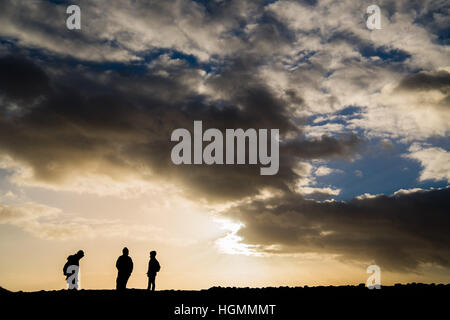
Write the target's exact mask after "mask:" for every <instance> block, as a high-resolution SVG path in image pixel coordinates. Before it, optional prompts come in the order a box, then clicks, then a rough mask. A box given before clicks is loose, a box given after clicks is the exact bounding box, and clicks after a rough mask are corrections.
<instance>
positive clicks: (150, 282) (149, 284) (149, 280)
mask: <svg viewBox="0 0 450 320" xmlns="http://www.w3.org/2000/svg"><path fill="white" fill-rule="evenodd" d="M151 285H152V280H151V277H150V276H148V285H147V290H150V286H151Z"/></svg>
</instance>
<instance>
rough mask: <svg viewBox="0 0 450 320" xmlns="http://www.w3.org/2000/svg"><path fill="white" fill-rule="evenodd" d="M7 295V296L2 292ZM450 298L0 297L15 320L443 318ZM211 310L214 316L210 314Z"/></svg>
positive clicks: (285, 293)
mask: <svg viewBox="0 0 450 320" xmlns="http://www.w3.org/2000/svg"><path fill="white" fill-rule="evenodd" d="M5 291H7V290H5ZM449 296H450V284H422V283H410V284H395V285H393V286H382V287H381V289H372V290H369V289H368V288H366V287H365V285H364V284H360V285H358V286H350V285H348V286H318V287H308V286H304V287H267V288H230V287H227V288H224V287H212V288H210V289H206V290H199V291H193V290H192V291H189V290H163V291H156V292H151V291H147V290H143V289H128V290H126V291H123V292H120V291H119V292H118V291H116V290H79V291H68V290H55V291H36V292H21V291H20V292H14V293H11V294H5V295H2V305H4V306H6V307H7V308H12V309H11V310H14V314H15V315H16V317H19V318H21V317H25V316H26V317H29V316H32V317H33V318H40V317H41V316H42V317H43V318H44V317H45V318H47V319H48V318H50V319H51V318H58V319H60V318H61V315H71V316H76V317H78V318H80V319H84V318H87V319H90V318H93V317H96V318H97V317H101V318H102V319H104V318H105V317H111V318H117V317H122V316H123V317H124V318H125V317H126V318H127V319H128V318H130V317H133V316H136V317H139V318H141V317H143V316H144V317H145V319H158V320H160V319H171V320H177V319H179V320H185V319H223V320H231V319H236V320H238V319H250V320H251V319H255V320H256V319H257V320H260V319H302V318H305V317H306V316H308V315H314V319H315V318H335V317H339V318H340V317H343V318H345V319H348V318H350V319H352V318H355V319H361V317H362V316H363V317H364V318H372V316H373V318H375V317H376V318H377V319H380V318H383V317H385V316H386V317H387V315H389V318H397V317H398V318H399V319H406V317H409V316H417V315H418V314H426V316H427V317H426V318H427V319H433V318H436V317H434V316H433V315H434V314H439V313H441V314H444V312H445V311H446V310H445V308H446V304H447V302H446V301H447V300H448V297H449ZM237 305H239V306H250V307H253V306H255V305H257V306H259V305H261V306H263V308H264V307H265V306H267V305H275V307H274V314H230V313H226V314H224V313H222V314H219V313H218V310H219V308H220V307H221V308H222V310H223V308H228V306H230V307H229V309H227V312H228V311H229V312H233V311H234V312H235V311H236V306H237ZM180 307H184V308H186V307H188V308H191V307H204V308H206V307H208V310H209V311H208V313H207V314H206V315H205V316H201V315H193V314H190V315H187V314H184V315H179V314H176V310H177V308H180ZM213 310H214V311H213ZM305 319H306V318H305Z"/></svg>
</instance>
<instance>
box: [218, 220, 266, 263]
mask: <svg viewBox="0 0 450 320" xmlns="http://www.w3.org/2000/svg"><path fill="white" fill-rule="evenodd" d="M214 221H215V222H217V223H219V224H220V226H221V229H222V230H225V231H226V235H225V236H224V237H222V238H219V239H217V240H216V242H215V244H216V246H217V247H218V249H219V250H220V251H221V252H223V253H226V254H242V255H246V256H250V255H253V256H255V255H259V253H258V252H257V250H256V247H257V246H255V245H249V244H245V243H242V242H241V241H242V240H243V238H242V237H240V236H238V235H237V233H238V231H239V230H240V229H241V228H242V227H245V225H244V224H243V223H242V222H235V221H231V220H228V219H218V218H217V219H214Z"/></svg>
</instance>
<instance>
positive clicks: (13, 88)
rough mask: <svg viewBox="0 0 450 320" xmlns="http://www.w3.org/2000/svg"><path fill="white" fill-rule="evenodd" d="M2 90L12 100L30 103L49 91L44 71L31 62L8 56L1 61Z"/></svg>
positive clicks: (0, 78)
mask: <svg viewBox="0 0 450 320" xmlns="http://www.w3.org/2000/svg"><path fill="white" fill-rule="evenodd" d="M0 70H1V72H0V90H1V93H2V94H4V95H6V96H7V97H8V98H10V99H12V100H19V101H25V102H30V100H32V99H35V98H36V97H38V96H39V95H41V94H44V93H46V92H47V91H48V90H49V79H48V77H47V75H46V74H45V72H44V71H42V70H41V69H40V68H39V67H37V66H36V65H34V64H33V63H32V62H30V61H26V60H23V59H19V58H16V57H13V56H7V57H4V58H3V59H1V60H0Z"/></svg>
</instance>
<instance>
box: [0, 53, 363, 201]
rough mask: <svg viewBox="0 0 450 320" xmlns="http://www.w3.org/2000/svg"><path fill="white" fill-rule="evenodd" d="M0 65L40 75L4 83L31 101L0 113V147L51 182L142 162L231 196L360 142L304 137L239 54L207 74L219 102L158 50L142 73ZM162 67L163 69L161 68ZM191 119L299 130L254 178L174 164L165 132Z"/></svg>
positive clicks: (250, 172) (252, 170) (123, 170)
mask: <svg viewBox="0 0 450 320" xmlns="http://www.w3.org/2000/svg"><path fill="white" fill-rule="evenodd" d="M11 61H13V63H11ZM155 63H156V61H155ZM174 63H175V64H174ZM0 66H1V67H2V68H1V69H0V73H1V74H2V75H7V74H8V73H11V70H10V69H11V66H12V67H13V72H15V71H17V70H22V71H25V70H26V72H24V73H22V74H24V75H26V76H27V79H25V80H24V83H25V85H28V84H27V83H28V82H30V83H39V85H37V86H33V90H35V92H34V91H33V90H31V91H30V92H31V93H30V92H27V91H23V90H22V87H21V85H22V82H21V81H20V79H19V80H17V81H12V82H8V84H7V85H4V86H2V88H1V90H2V92H3V97H4V102H5V104H6V105H8V103H10V102H12V101H13V100H16V99H18V96H17V94H18V93H19V92H21V91H22V92H23V94H24V96H30V97H31V98H34V100H33V103H29V104H22V105H20V107H18V108H19V109H18V110H16V111H15V112H10V113H8V117H4V118H2V120H1V127H0V137H1V138H0V148H1V150H2V151H3V153H5V154H7V155H9V156H11V157H12V158H13V159H14V160H17V161H19V162H21V163H26V164H28V165H29V166H31V168H32V169H33V175H34V178H35V179H36V180H38V181H43V182H49V183H54V184H58V183H63V182H64V181H65V179H70V178H71V175H72V174H74V172H77V173H78V174H80V173H81V174H82V173H89V172H90V171H95V172H97V173H101V174H106V175H110V176H112V177H115V178H120V176H121V175H126V174H133V175H136V174H137V175H139V172H141V171H143V172H148V170H139V168H147V169H150V170H151V171H153V172H154V173H155V175H156V178H160V179H167V180H170V181H173V182H181V183H182V185H184V186H185V188H186V189H189V190H190V192H191V193H193V194H196V195H197V196H198V197H202V198H205V199H207V200H211V199H236V198H242V197H244V196H251V195H254V194H257V193H258V192H259V191H260V190H261V189H262V188H275V189H279V190H285V191H287V190H289V189H290V188H292V187H293V186H294V184H295V180H296V179H297V178H299V176H298V174H297V173H295V171H294V170H293V169H294V167H295V165H296V163H297V160H301V159H314V158H323V157H329V156H342V157H347V156H349V154H351V153H353V152H354V151H355V149H356V147H357V146H358V143H359V140H358V139H357V138H355V137H351V138H350V139H347V138H343V139H336V138H330V137H322V138H321V139H319V140H308V141H306V140H302V139H301V130H300V128H298V127H297V126H295V125H293V124H292V123H291V120H290V118H289V114H288V111H287V109H286V102H285V101H284V100H283V99H281V98H279V97H276V96H275V95H274V94H273V93H272V92H271V90H270V89H269V88H268V87H267V86H266V85H265V84H264V82H262V81H261V80H260V79H258V78H256V77H255V76H253V74H252V72H251V68H252V65H251V63H249V64H242V63H241V61H240V60H239V59H237V60H236V62H235V63H230V65H229V66H228V67H227V68H226V70H224V71H223V73H222V74H220V75H217V76H216V77H215V78H214V79H213V80H212V83H213V86H214V87H215V88H216V90H222V91H223V92H227V94H228V95H229V98H228V99H227V101H225V102H224V101H220V102H221V105H220V106H218V105H217V104H216V102H215V101H214V100H211V98H210V97H208V96H204V95H199V94H197V93H196V92H195V90H193V89H192V87H195V84H196V83H198V81H199V73H198V71H197V70H196V69H193V68H190V67H189V65H188V64H187V63H182V62H180V61H178V60H169V61H167V60H164V59H163V58H161V59H160V61H159V64H158V63H156V64H155V66H154V67H149V69H148V70H147V69H145V68H146V67H143V68H144V71H142V72H127V71H126V70H122V71H117V72H115V71H111V70H107V71H98V70H95V69H93V68H89V67H80V66H75V67H73V66H71V65H70V64H67V63H66V64H65V63H64V62H61V64H60V65H58V69H59V71H61V70H64V72H55V69H54V67H55V66H53V65H51V64H50V65H47V66H46V68H47V69H48V71H44V69H43V68H44V67H43V66H38V65H36V64H33V63H32V62H31V61H30V59H28V58H24V57H16V58H12V57H11V56H6V57H2V58H0ZM161 68H163V69H164V71H165V72H166V74H168V75H169V76H167V75H159V72H160V71H161ZM16 75H17V74H16ZM17 76H18V75H17ZM3 83H4V82H3ZM233 83H234V84H235V85H234V86H233ZM40 86H42V88H40ZM39 88H40V89H39ZM38 89H39V90H38ZM5 112H6V111H5ZM194 120H202V121H203V123H204V130H205V129H206V128H209V127H212V128H219V129H225V128H243V129H247V128H256V129H259V128H279V129H280V132H281V135H282V136H285V135H286V134H294V135H296V137H297V138H295V139H293V138H290V139H288V140H286V143H283V144H281V146H280V149H281V150H280V153H281V155H280V158H281V159H280V171H279V173H278V174H277V175H275V176H271V177H267V176H260V175H259V167H256V166H250V165H233V166H224V165H223V166H220V165H215V166H206V165H204V166H193V165H191V166H175V165H173V164H172V162H171V159H170V151H171V148H172V146H173V145H174V143H171V142H170V141H169V140H170V135H171V132H172V131H173V130H174V129H176V128H180V127H181V128H187V129H189V130H191V131H192V126H193V121H194ZM155 175H153V178H155ZM142 178H144V179H150V178H149V177H148V176H143V177H142Z"/></svg>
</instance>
